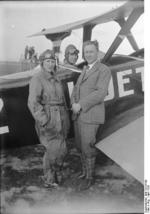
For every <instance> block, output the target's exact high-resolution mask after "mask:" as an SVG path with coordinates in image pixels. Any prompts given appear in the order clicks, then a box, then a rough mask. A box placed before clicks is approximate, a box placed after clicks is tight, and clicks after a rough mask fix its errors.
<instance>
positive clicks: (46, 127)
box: [28, 50, 70, 186]
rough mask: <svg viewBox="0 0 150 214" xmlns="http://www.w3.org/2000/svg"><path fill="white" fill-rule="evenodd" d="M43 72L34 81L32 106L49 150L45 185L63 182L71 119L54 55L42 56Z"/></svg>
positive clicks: (46, 160) (42, 140)
mask: <svg viewBox="0 0 150 214" xmlns="http://www.w3.org/2000/svg"><path fill="white" fill-rule="evenodd" d="M39 61H40V65H41V71H40V72H39V73H38V74H36V75H35V76H34V77H33V78H32V79H31V82H30V86H29V97H28V107H29V109H30V111H31V113H32V115H33V117H34V119H35V127H36V131H37V134H38V137H39V140H40V142H41V144H43V145H44V147H45V149H46V151H45V155H44V158H43V169H44V176H43V180H44V182H45V186H57V183H59V182H61V179H62V173H61V167H62V163H63V159H64V157H65V154H66V152H67V151H66V137H67V133H68V130H69V126H70V124H69V117H68V113H67V109H66V101H65V96H64V91H63V88H62V85H61V82H60V80H59V79H58V77H57V76H56V60H55V55H54V52H53V51H51V50H46V51H44V52H43V53H42V54H41V55H40V57H39Z"/></svg>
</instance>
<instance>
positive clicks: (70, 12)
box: [0, 1, 144, 61]
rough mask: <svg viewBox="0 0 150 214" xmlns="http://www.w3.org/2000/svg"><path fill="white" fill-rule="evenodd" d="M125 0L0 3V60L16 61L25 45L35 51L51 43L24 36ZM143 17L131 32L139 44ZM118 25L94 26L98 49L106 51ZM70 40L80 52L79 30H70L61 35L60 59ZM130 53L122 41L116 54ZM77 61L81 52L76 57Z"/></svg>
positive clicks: (103, 10) (43, 38)
mask: <svg viewBox="0 0 150 214" xmlns="http://www.w3.org/2000/svg"><path fill="white" fill-rule="evenodd" d="M123 3H125V1H99V2H85V1H84V2H65V3H64V2H56V1H55V2H35V1H34V2H9V1H8V2H1V3H0V26H1V29H2V30H1V31H0V47H2V48H1V50H0V60H8V61H9V60H10V61H18V60H20V58H22V57H23V54H24V49H25V46H26V45H28V46H34V47H35V50H36V52H37V53H38V54H40V53H41V52H42V51H44V50H45V49H47V48H52V43H51V42H50V41H49V40H48V39H46V38H45V37H44V36H39V37H28V36H29V35H31V34H34V33H36V32H39V31H41V30H42V29H43V28H51V27H56V26H59V25H63V24H67V23H71V22H74V21H77V20H81V19H85V18H88V17H92V16H96V15H100V14H102V13H104V12H106V11H109V10H110V9H114V8H116V7H118V6H120V5H122V4H123ZM143 28H144V25H143V17H142V16H141V18H140V19H139V20H138V23H136V24H135V26H134V28H133V29H132V32H133V34H134V35H135V34H136V36H135V38H136V41H137V43H138V45H139V47H141V48H142V47H143V46H144V45H143V44H144V38H143V32H144V29H143ZM119 29H120V27H119V25H118V24H117V23H115V22H110V23H107V24H104V25H98V26H96V27H95V28H94V30H93V34H92V39H97V40H98V41H99V45H100V50H101V51H103V52H106V51H107V49H108V48H109V46H110V45H111V43H112V41H113V39H114V38H115V36H116V35H117V33H118V32H119ZM70 43H73V44H75V45H76V46H77V47H78V49H79V50H80V52H82V51H81V50H82V30H81V29H80V30H74V31H73V32H72V35H71V36H69V37H67V38H65V39H64V40H63V42H62V44H61V53H60V59H61V60H62V59H63V56H64V49H65V47H66V46H67V45H68V44H70ZM131 52H133V50H132V48H131V47H130V45H129V44H128V42H127V41H126V40H125V41H124V42H123V43H122V45H121V46H120V47H119V49H118V50H117V53H123V54H128V53H131ZM79 61H81V55H80V57H79Z"/></svg>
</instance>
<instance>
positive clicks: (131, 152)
mask: <svg viewBox="0 0 150 214" xmlns="http://www.w3.org/2000/svg"><path fill="white" fill-rule="evenodd" d="M96 147H97V148H98V149H100V150H101V151H102V152H104V153H105V154H106V155H107V156H108V157H110V158H111V159H112V160H114V161H115V162H116V163H117V164H119V165H120V166H121V167H122V168H123V169H125V170H126V171H127V172H128V173H130V174H131V175H133V176H134V177H135V178H136V179H137V180H139V181H140V182H141V183H144V177H143V176H144V117H143V116H142V117H140V118H138V119H136V120H134V121H133V122H131V123H129V124H128V125H126V126H124V127H123V128H120V129H118V130H117V131H116V132H114V133H113V134H111V135H109V136H108V137H106V138H104V139H103V140H101V141H100V142H99V143H97V144H96Z"/></svg>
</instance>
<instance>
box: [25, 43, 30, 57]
mask: <svg viewBox="0 0 150 214" xmlns="http://www.w3.org/2000/svg"><path fill="white" fill-rule="evenodd" d="M28 50H29V47H28V45H26V47H25V51H24V58H25V59H28V53H29V52H28Z"/></svg>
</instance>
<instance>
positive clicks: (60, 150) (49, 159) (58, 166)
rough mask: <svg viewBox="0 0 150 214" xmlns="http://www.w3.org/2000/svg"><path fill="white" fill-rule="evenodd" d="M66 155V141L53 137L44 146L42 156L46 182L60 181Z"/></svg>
mask: <svg viewBox="0 0 150 214" xmlns="http://www.w3.org/2000/svg"><path fill="white" fill-rule="evenodd" d="M65 155H66V143H65V141H62V139H53V140H52V141H51V143H50V144H49V146H47V147H45V154H44V157H43V171H44V178H45V180H46V182H48V183H54V182H56V179H57V181H58V182H60V181H61V178H62V165H63V161H64V157H65Z"/></svg>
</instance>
